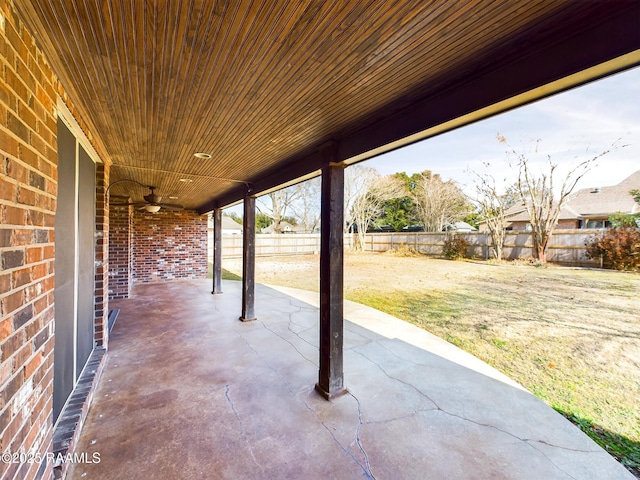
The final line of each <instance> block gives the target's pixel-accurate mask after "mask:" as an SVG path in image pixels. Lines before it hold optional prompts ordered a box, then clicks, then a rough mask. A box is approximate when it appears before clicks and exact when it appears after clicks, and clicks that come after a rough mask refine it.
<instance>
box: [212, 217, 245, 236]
mask: <svg viewBox="0 0 640 480" xmlns="http://www.w3.org/2000/svg"><path fill="white" fill-rule="evenodd" d="M222 234H223V235H242V224H241V223H238V222H236V221H235V220H234V219H233V218H231V217H229V216H227V215H222ZM212 235H213V219H212V217H209V236H210V237H211V238H213V237H212ZM212 241H213V240H212Z"/></svg>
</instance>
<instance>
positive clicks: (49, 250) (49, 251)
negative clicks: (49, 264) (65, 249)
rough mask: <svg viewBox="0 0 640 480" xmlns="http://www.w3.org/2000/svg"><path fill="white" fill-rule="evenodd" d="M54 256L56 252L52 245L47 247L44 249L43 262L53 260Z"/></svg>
mask: <svg viewBox="0 0 640 480" xmlns="http://www.w3.org/2000/svg"><path fill="white" fill-rule="evenodd" d="M55 255H56V251H55V248H54V247H53V246H52V245H50V246H48V247H44V256H43V259H44V260H48V259H50V258H54V257H55Z"/></svg>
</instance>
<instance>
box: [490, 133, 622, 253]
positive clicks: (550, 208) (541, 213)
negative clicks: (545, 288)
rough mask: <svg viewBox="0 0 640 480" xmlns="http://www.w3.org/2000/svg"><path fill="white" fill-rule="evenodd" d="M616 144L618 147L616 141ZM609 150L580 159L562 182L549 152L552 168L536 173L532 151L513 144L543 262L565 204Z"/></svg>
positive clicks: (535, 250)
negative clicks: (533, 167) (518, 150)
mask: <svg viewBox="0 0 640 480" xmlns="http://www.w3.org/2000/svg"><path fill="white" fill-rule="evenodd" d="M497 138H498V141H499V142H501V143H506V139H505V138H504V137H503V136H501V135H498V137H497ZM539 143H540V140H536V145H535V149H534V152H533V153H534V154H537V153H538V145H539ZM612 147H614V148H616V145H615V143H614V144H613V145H612ZM609 151H610V150H605V151H603V152H601V153H598V154H597V155H594V156H591V157H589V158H587V159H586V160H582V161H580V162H579V163H578V164H577V165H576V166H575V167H573V168H572V169H571V170H569V172H568V173H567V174H566V175H565V176H564V177H563V178H561V180H560V181H559V182H560V184H559V185H558V180H557V177H558V175H559V174H558V172H557V168H558V164H557V163H553V162H552V161H551V156H550V155H547V163H548V171H546V172H543V173H540V174H539V175H535V174H534V173H533V172H532V171H531V165H530V162H529V158H528V154H527V153H526V152H520V153H518V152H516V151H515V150H514V149H513V148H510V150H509V151H508V152H507V154H508V155H509V156H510V157H512V158H513V159H515V164H516V165H517V167H518V180H517V181H516V189H517V191H518V193H519V195H520V199H521V200H522V202H523V204H524V207H525V208H526V210H527V213H528V214H529V223H530V224H531V230H532V235H533V255H534V257H535V258H536V259H538V261H539V262H540V263H546V262H547V246H548V245H549V240H550V239H551V236H552V235H553V230H554V229H555V228H556V225H557V223H558V218H559V217H560V212H561V210H562V207H563V206H564V204H565V203H566V201H567V198H568V197H569V195H571V192H573V190H574V189H575V187H576V185H577V184H578V182H579V181H580V179H581V178H582V177H583V176H584V175H585V174H586V173H587V172H588V171H589V170H590V169H591V167H592V166H593V165H594V163H595V162H596V160H598V159H599V158H600V157H602V156H604V155H606V154H607V153H609Z"/></svg>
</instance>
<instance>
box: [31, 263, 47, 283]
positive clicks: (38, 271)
mask: <svg viewBox="0 0 640 480" xmlns="http://www.w3.org/2000/svg"><path fill="white" fill-rule="evenodd" d="M31 273H32V278H33V280H38V279H40V278H42V277H44V276H46V275H47V264H45V263H40V264H38V265H35V266H34V267H33V268H32V269H31Z"/></svg>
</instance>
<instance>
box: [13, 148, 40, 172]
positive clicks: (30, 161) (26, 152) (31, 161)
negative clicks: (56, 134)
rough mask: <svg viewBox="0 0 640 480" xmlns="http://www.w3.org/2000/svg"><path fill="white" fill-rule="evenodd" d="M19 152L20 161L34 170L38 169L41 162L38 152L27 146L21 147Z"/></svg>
mask: <svg viewBox="0 0 640 480" xmlns="http://www.w3.org/2000/svg"><path fill="white" fill-rule="evenodd" d="M18 152H19V154H18V158H19V159H20V160H22V161H23V162H24V163H26V164H27V165H29V166H31V167H33V168H38V164H39V161H38V154H37V153H36V152H34V151H33V150H32V149H30V148H29V147H26V146H25V145H20V147H19V149H18Z"/></svg>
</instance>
